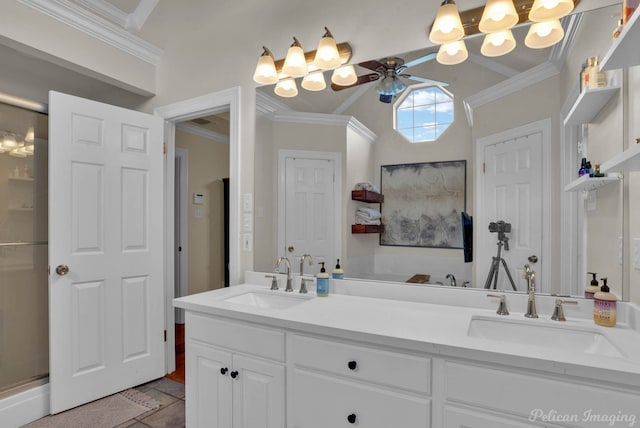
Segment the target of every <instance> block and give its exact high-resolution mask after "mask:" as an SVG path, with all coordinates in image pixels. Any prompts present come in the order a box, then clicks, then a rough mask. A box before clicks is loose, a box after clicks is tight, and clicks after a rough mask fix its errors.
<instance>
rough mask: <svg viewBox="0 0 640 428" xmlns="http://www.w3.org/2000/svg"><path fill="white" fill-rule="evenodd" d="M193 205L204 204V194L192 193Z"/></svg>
mask: <svg viewBox="0 0 640 428" xmlns="http://www.w3.org/2000/svg"><path fill="white" fill-rule="evenodd" d="M193 203H194V204H195V205H202V204H204V193H194V194H193Z"/></svg>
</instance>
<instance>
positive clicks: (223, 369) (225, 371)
mask: <svg viewBox="0 0 640 428" xmlns="http://www.w3.org/2000/svg"><path fill="white" fill-rule="evenodd" d="M228 371H229V369H228V368H226V367H223V368H221V369H220V374H221V375H226V374H227V372H228Z"/></svg>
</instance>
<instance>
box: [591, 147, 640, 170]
mask: <svg viewBox="0 0 640 428" xmlns="http://www.w3.org/2000/svg"><path fill="white" fill-rule="evenodd" d="M600 170H601V171H602V172H627V171H640V144H634V145H633V146H632V147H630V148H628V149H627V150H625V151H624V152H622V153H618V154H617V155H615V156H614V157H612V158H611V159H609V160H608V161H606V162H604V163H603V164H602V165H601V166H600Z"/></svg>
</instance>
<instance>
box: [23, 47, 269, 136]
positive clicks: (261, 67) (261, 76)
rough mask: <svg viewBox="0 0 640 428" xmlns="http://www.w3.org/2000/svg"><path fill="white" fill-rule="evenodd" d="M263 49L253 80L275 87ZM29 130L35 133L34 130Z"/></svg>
mask: <svg viewBox="0 0 640 428" xmlns="http://www.w3.org/2000/svg"><path fill="white" fill-rule="evenodd" d="M262 49H264V51H263V52H262V55H260V58H258V65H256V71H255V72H254V73H253V80H254V81H255V82H256V83H260V84H261V85H273V84H274V83H276V82H277V81H278V72H277V71H276V64H275V62H274V61H273V55H272V54H271V51H270V50H269V49H267V48H266V47H265V46H263V47H262ZM29 129H30V130H31V132H33V128H29ZM25 140H26V137H25Z"/></svg>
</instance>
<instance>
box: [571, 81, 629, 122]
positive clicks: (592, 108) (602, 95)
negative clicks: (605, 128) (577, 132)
mask: <svg viewBox="0 0 640 428" xmlns="http://www.w3.org/2000/svg"><path fill="white" fill-rule="evenodd" d="M619 90H620V87H618V86H612V87H606V88H594V89H585V90H584V91H583V92H582V93H581V94H580V96H579V97H578V99H577V100H576V102H575V103H574V104H573V107H572V108H571V110H570V111H569V114H568V115H567V117H566V118H565V119H564V125H565V126H572V125H581V124H583V123H589V122H591V120H592V119H593V118H594V117H596V115H597V114H598V113H599V112H600V110H602V108H603V107H604V106H605V105H606V104H607V103H608V102H609V100H610V99H611V98H612V97H613V96H614V95H615V94H617V93H618V91H619Z"/></svg>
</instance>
